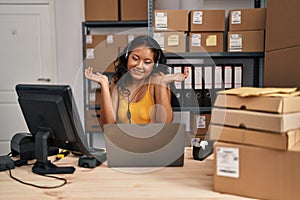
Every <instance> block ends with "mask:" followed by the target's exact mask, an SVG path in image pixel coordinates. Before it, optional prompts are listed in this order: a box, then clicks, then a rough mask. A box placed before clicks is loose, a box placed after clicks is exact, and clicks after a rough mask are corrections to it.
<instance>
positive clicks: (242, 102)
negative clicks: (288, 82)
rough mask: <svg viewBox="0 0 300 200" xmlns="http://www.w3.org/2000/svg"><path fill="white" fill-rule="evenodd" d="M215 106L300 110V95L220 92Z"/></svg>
mask: <svg viewBox="0 0 300 200" xmlns="http://www.w3.org/2000/svg"><path fill="white" fill-rule="evenodd" d="M214 106H216V107H223V108H235V109H243V110H253V111H264V112H273V113H291V112H300V96H276V97H268V96H248V97H240V96H238V95H232V94H225V93H222V92H219V93H218V95H217V98H216V100H215V102H214Z"/></svg>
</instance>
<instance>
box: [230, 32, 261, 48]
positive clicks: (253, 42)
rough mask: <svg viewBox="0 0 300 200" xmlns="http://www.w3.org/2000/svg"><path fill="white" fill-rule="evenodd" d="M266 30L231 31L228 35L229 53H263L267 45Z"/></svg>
mask: <svg viewBox="0 0 300 200" xmlns="http://www.w3.org/2000/svg"><path fill="white" fill-rule="evenodd" d="M264 39H265V33H264V30H259V31H229V32H228V35H227V51H228V52H263V51H264V45H265V42H264V41H265V40H264Z"/></svg>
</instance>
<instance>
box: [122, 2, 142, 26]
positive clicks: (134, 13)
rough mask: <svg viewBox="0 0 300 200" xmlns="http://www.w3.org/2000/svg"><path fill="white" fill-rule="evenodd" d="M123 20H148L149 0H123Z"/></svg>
mask: <svg viewBox="0 0 300 200" xmlns="http://www.w3.org/2000/svg"><path fill="white" fill-rule="evenodd" d="M120 4H121V21H131V20H136V21H139V20H142V21H143V20H148V1H147V0H121V1H120Z"/></svg>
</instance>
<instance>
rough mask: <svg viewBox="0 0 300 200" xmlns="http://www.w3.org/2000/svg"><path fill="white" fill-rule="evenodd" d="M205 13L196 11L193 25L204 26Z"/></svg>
mask: <svg viewBox="0 0 300 200" xmlns="http://www.w3.org/2000/svg"><path fill="white" fill-rule="evenodd" d="M202 19H203V12H202V11H195V12H194V13H193V24H202Z"/></svg>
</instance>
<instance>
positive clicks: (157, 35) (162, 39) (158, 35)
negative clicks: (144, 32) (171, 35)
mask: <svg viewBox="0 0 300 200" xmlns="http://www.w3.org/2000/svg"><path fill="white" fill-rule="evenodd" d="M153 38H154V39H155V40H156V42H157V43H158V44H159V46H160V48H161V49H164V48H165V35H164V33H154V34H153Z"/></svg>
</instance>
